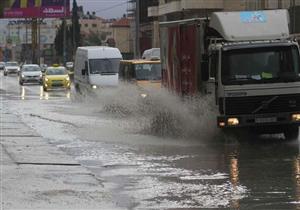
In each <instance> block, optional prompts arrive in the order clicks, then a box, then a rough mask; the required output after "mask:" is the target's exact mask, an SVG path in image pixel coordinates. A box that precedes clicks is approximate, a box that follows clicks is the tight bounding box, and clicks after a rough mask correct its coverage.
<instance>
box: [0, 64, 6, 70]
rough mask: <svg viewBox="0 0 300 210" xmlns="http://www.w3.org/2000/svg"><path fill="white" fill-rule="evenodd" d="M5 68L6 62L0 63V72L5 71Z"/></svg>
mask: <svg viewBox="0 0 300 210" xmlns="http://www.w3.org/2000/svg"><path fill="white" fill-rule="evenodd" d="M4 67H5V63H4V62H0V70H4Z"/></svg>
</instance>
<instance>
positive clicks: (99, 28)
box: [79, 17, 112, 41]
mask: <svg viewBox="0 0 300 210" xmlns="http://www.w3.org/2000/svg"><path fill="white" fill-rule="evenodd" d="M79 24H80V33H81V35H82V38H83V39H84V38H87V37H89V36H90V35H91V34H96V35H97V36H99V38H100V39H101V40H102V41H106V39H107V38H108V37H111V36H112V28H111V27H110V26H111V24H112V22H110V21H107V20H105V19H103V18H100V17H95V18H81V19H79Z"/></svg>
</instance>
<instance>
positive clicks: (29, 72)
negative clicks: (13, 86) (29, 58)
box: [19, 64, 43, 85]
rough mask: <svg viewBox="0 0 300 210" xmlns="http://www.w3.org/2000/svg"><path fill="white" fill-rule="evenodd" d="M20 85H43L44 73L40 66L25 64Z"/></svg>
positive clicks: (20, 76) (20, 77)
mask: <svg viewBox="0 0 300 210" xmlns="http://www.w3.org/2000/svg"><path fill="white" fill-rule="evenodd" d="M19 83H20V85H23V84H24V83H38V84H40V85H41V84H42V83H43V73H42V70H41V68H40V67H39V65H37V64H25V65H23V66H22V69H21V72H20V75H19Z"/></svg>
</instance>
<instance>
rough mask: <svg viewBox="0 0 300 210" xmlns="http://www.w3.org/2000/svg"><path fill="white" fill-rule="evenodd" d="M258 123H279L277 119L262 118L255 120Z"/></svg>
mask: <svg viewBox="0 0 300 210" xmlns="http://www.w3.org/2000/svg"><path fill="white" fill-rule="evenodd" d="M255 122H256V123H273V122H277V118H276V117H260V118H255Z"/></svg>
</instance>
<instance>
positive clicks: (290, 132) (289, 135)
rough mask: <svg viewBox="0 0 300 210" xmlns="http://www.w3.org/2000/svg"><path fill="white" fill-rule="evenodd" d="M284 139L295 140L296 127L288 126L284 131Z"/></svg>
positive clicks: (297, 133)
mask: <svg viewBox="0 0 300 210" xmlns="http://www.w3.org/2000/svg"><path fill="white" fill-rule="evenodd" d="M283 133H284V137H285V139H286V140H296V139H298V136H299V127H298V126H290V127H287V128H286V129H285V130H284V132H283Z"/></svg>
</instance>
